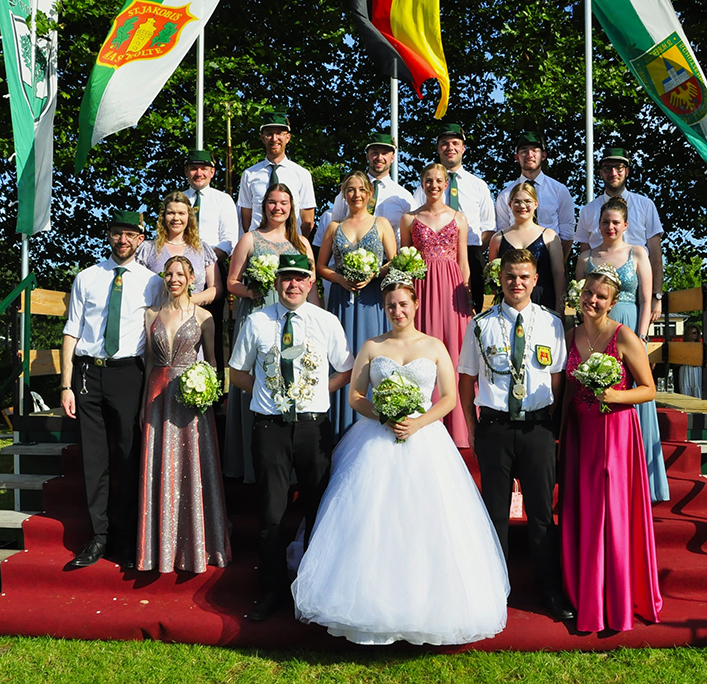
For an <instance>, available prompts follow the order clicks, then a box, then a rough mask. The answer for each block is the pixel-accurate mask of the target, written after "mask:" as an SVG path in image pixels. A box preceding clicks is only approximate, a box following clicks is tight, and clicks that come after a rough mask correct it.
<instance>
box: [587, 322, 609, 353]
mask: <svg viewBox="0 0 707 684" xmlns="http://www.w3.org/2000/svg"><path fill="white" fill-rule="evenodd" d="M607 325H609V321H607V322H606V323H604V327H603V328H602V329H601V330H600V331H599V334H598V335H597V336H596V338H595V339H594V342H592V341H591V340H590V339H589V331H588V330H587V327H586V326H585V327H584V334H585V335H586V336H587V346H588V347H589V353H590V354H593V353H594V347H595V345H596V343H597V342H598V341H599V338H600V337H601V336H602V335H603V334H604V331H605V330H606V326H607Z"/></svg>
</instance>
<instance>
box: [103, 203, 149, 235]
mask: <svg viewBox="0 0 707 684" xmlns="http://www.w3.org/2000/svg"><path fill="white" fill-rule="evenodd" d="M111 226H125V227H126V228H132V229H134V230H136V231H138V232H139V233H142V232H143V225H142V214H141V213H140V212H137V211H125V210H124V209H116V211H114V212H113V215H112V216H111V219H110V221H109V222H108V227H109V228H110V227H111Z"/></svg>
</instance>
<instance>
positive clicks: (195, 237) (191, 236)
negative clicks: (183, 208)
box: [155, 191, 202, 253]
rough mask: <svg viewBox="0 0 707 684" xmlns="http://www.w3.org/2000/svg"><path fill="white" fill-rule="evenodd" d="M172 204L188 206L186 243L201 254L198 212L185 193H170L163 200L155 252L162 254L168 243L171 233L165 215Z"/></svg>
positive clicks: (158, 220) (185, 231)
mask: <svg viewBox="0 0 707 684" xmlns="http://www.w3.org/2000/svg"><path fill="white" fill-rule="evenodd" d="M170 202H179V203H180V204H186V205H187V208H188V210H189V218H188V220H187V227H186V228H185V230H184V242H185V244H187V245H188V246H189V247H191V248H192V249H193V250H195V251H197V252H199V253H201V251H202V248H201V238H200V237H199V225H198V224H197V222H196V212H195V211H194V208H193V207H192V205H191V202H190V201H189V198H188V197H187V196H186V195H185V194H184V193H183V192H179V191H177V192H170V193H169V195H167V196H166V197H165V198H164V199H163V200H162V206H161V207H160V216H159V218H158V219H157V228H156V230H157V237H156V238H155V251H156V252H158V253H159V252H161V251H162V248H163V247H164V245H165V242H167V236H168V233H169V231H168V230H167V226H166V225H165V223H164V215H165V212H166V211H167V205H168V204H169V203H170Z"/></svg>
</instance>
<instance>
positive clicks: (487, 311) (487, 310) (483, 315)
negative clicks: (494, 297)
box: [474, 306, 496, 321]
mask: <svg viewBox="0 0 707 684" xmlns="http://www.w3.org/2000/svg"><path fill="white" fill-rule="evenodd" d="M495 308H496V307H495V306H490V307H489V308H488V309H486V311H482V312H481V313H480V314H476V316H474V320H475V321H479V320H481V319H482V318H485V317H486V316H488V315H489V314H491V313H493V310H494V309H495Z"/></svg>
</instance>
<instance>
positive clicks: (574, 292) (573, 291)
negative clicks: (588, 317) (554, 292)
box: [562, 278, 587, 316]
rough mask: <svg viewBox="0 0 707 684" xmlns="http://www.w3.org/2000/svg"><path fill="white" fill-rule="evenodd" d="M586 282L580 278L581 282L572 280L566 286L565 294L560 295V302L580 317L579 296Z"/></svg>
mask: <svg viewBox="0 0 707 684" xmlns="http://www.w3.org/2000/svg"><path fill="white" fill-rule="evenodd" d="M586 282H587V281H586V278H582V280H572V281H571V282H570V284H569V285H568V286H567V292H565V294H563V295H562V301H563V302H564V303H565V304H566V305H567V306H569V307H570V308H571V309H574V310H575V311H576V312H577V315H578V316H581V315H582V312H581V311H580V309H579V296H580V295H581V294H582V290H583V289H584V284H585V283H586Z"/></svg>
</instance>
